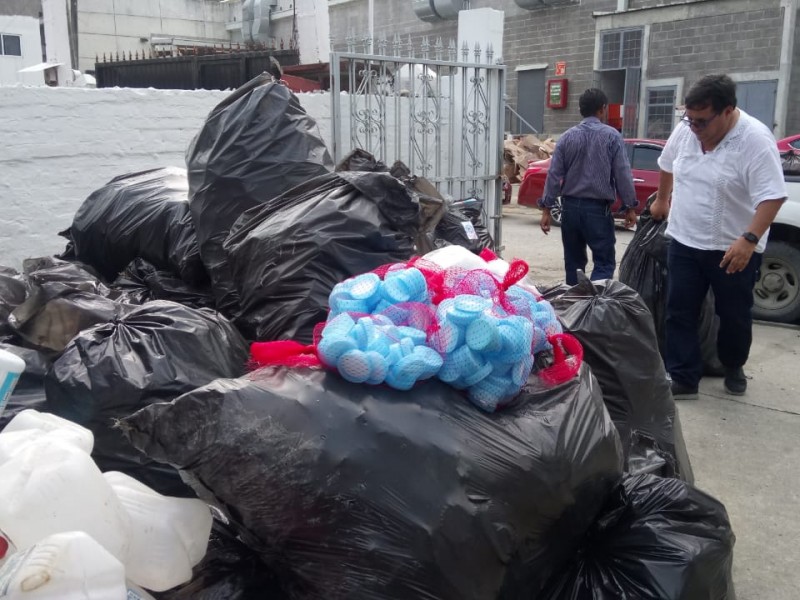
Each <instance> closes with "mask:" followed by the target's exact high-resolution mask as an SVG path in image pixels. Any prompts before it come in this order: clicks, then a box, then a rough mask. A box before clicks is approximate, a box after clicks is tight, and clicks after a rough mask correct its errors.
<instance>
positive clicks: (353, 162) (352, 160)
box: [336, 148, 389, 173]
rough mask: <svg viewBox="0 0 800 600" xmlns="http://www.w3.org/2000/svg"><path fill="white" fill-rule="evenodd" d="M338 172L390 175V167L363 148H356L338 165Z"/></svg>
mask: <svg viewBox="0 0 800 600" xmlns="http://www.w3.org/2000/svg"><path fill="white" fill-rule="evenodd" d="M336 171H337V172H338V171H372V172H377V173H388V172H389V167H387V166H386V165H385V164H383V163H382V162H381V161H379V160H378V159H377V158H375V157H374V156H373V155H372V154H370V153H369V152H367V151H366V150H362V149H361V148H356V149H355V150H353V151H352V152H350V154H348V155H347V156H345V157H344V158H343V159H342V160H341V161H339V164H338V165H336Z"/></svg>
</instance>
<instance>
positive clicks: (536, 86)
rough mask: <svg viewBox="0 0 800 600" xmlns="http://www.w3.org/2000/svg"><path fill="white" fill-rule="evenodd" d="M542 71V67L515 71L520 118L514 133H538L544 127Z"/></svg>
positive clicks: (543, 71)
mask: <svg viewBox="0 0 800 600" xmlns="http://www.w3.org/2000/svg"><path fill="white" fill-rule="evenodd" d="M544 73H545V70H544V69H526V70H524V71H518V72H517V112H519V114H520V116H521V117H522V119H520V121H519V131H516V132H515V133H539V132H540V131H542V130H543V129H544V93H545V92H544ZM526 121H527V123H526ZM529 126H530V127H529ZM531 127H533V131H531Z"/></svg>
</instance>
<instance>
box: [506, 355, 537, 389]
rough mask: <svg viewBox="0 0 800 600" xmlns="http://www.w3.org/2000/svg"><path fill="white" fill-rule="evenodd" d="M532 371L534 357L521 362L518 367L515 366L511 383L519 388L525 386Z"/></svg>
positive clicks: (512, 370)
mask: <svg viewBox="0 0 800 600" xmlns="http://www.w3.org/2000/svg"><path fill="white" fill-rule="evenodd" d="M532 369H533V357H532V356H528V357H526V358H525V359H523V360H521V361H519V362H518V363H517V364H516V365H514V368H513V369H511V381H513V382H514V384H515V385H518V386H522V385H525V382H526V381H528V377H529V376H530V374H531V370H532Z"/></svg>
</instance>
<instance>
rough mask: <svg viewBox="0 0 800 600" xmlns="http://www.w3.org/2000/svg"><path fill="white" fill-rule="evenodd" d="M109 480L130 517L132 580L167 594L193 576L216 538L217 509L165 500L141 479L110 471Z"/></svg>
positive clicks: (194, 501)
mask: <svg viewBox="0 0 800 600" xmlns="http://www.w3.org/2000/svg"><path fill="white" fill-rule="evenodd" d="M103 476H104V477H105V479H106V481H107V482H108V483H109V484H110V485H111V487H112V488H113V490H114V492H116V494H117V496H118V498H119V499H120V501H121V503H122V505H123V506H124V507H125V510H126V511H127V512H128V515H129V517H130V549H129V552H128V557H127V559H126V560H125V561H124V562H125V568H126V571H127V574H128V579H129V580H130V581H132V582H133V583H136V584H138V585H140V586H142V587H144V588H147V589H148V590H152V591H154V592H162V591H164V590H168V589H170V588H172V587H175V586H176V585H180V584H182V583H185V582H187V581H190V580H191V578H192V567H193V566H194V565H196V564H197V563H199V562H200V560H202V558H203V556H205V554H206V550H207V548H208V538H209V536H210V534H211V521H212V516H211V510H210V509H209V508H208V505H207V504H206V503H205V502H203V501H201V500H197V499H192V498H173V497H170V496H162V495H161V494H159V493H158V492H156V491H154V490H152V489H150V488H149V487H147V486H146V485H144V484H143V483H140V482H139V481H137V480H136V479H133V478H132V477H129V476H128V475H125V474H124V473H118V472H115V471H110V472H108V473H104V474H103Z"/></svg>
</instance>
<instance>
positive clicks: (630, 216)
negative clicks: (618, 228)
mask: <svg viewBox="0 0 800 600" xmlns="http://www.w3.org/2000/svg"><path fill="white" fill-rule="evenodd" d="M623 225H624V226H625V229H630V228H632V227H633V226H634V225H636V211H635V210H634V209H632V208H629V209H628V210H626V211H625V223H623Z"/></svg>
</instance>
